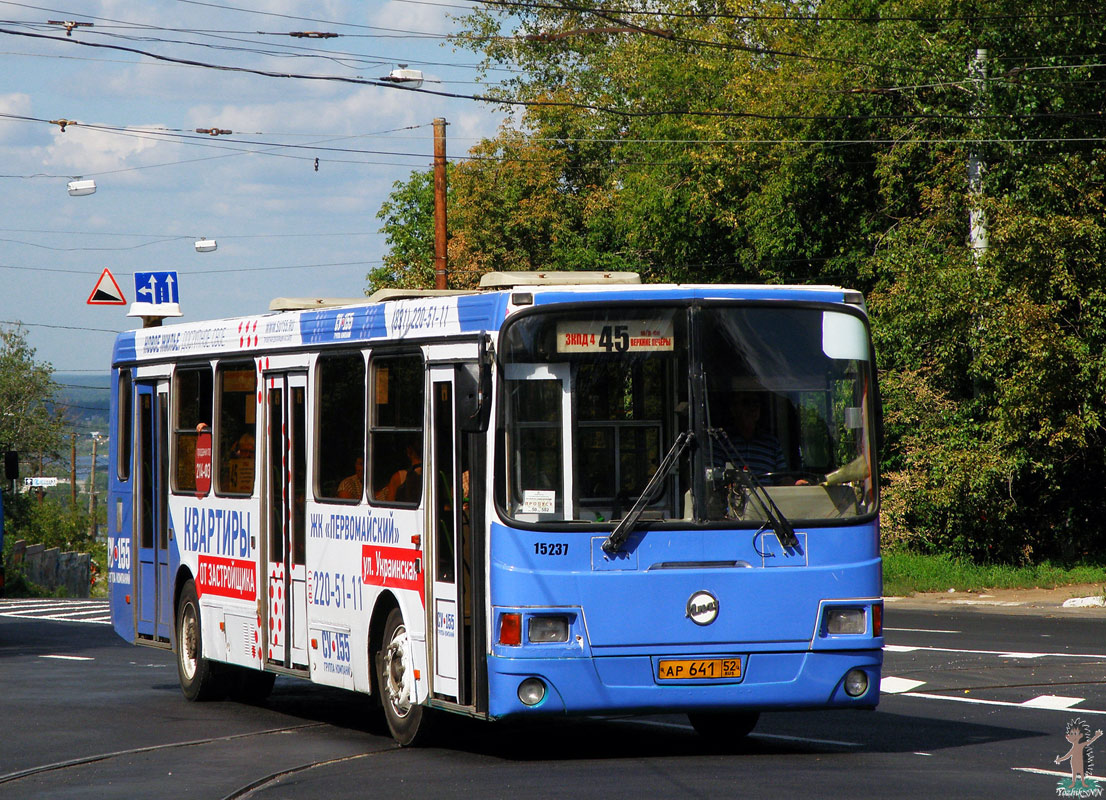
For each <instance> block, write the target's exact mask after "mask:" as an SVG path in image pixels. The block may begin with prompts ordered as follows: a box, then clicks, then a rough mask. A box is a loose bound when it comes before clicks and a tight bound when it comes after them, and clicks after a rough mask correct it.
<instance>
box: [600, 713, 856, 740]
mask: <svg viewBox="0 0 1106 800" xmlns="http://www.w3.org/2000/svg"><path fill="white" fill-rule="evenodd" d="M597 719H602V717H597ZM610 721H611V722H621V723H622V724H624V725H627V724H628V725H652V726H653V727H655V728H676V729H677V730H681V731H693V730H695V729H694V728H692V727H691V725H684V724H681V723H679V722H661V721H660V720H655V719H613V720H610ZM749 738H750V739H775V740H778V741H781V742H803V743H806V744H830V745H834V746H835V747H863V746H864V745H863V744H862V743H861V742H844V741H840V740H838V739H813V738H811V737H809V736H786V735H784V734H782V733H757V732H756V731H754V732H753V733H750V734H749Z"/></svg>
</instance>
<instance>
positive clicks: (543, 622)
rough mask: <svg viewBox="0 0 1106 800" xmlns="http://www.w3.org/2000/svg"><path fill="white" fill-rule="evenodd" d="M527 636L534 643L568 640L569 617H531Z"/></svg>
mask: <svg viewBox="0 0 1106 800" xmlns="http://www.w3.org/2000/svg"><path fill="white" fill-rule="evenodd" d="M526 638H527V639H528V640H529V641H530V642H532V643H546V642H567V641H568V617H544V616H542V617H530V624H529V626H528V628H527V631H526Z"/></svg>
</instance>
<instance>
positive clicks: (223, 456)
mask: <svg viewBox="0 0 1106 800" xmlns="http://www.w3.org/2000/svg"><path fill="white" fill-rule="evenodd" d="M216 380H217V381H218V387H219V431H218V433H219V449H218V458H219V469H218V470H217V471H216V480H217V481H218V483H217V484H216V487H215V490H216V492H217V493H218V494H222V495H227V494H230V495H251V494H253V476H254V471H255V459H254V452H255V450H256V448H257V442H256V439H255V437H256V420H257V372H256V370H255V369H254V364H253V362H252V361H242V362H236V363H222V364H219V368H218V370H217V371H216Z"/></svg>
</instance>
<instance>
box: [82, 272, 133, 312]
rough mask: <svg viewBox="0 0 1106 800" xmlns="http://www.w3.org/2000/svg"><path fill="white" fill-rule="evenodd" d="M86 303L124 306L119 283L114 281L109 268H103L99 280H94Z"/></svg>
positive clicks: (125, 302)
mask: <svg viewBox="0 0 1106 800" xmlns="http://www.w3.org/2000/svg"><path fill="white" fill-rule="evenodd" d="M88 304H89V305H90V306H125V305H126V304H127V301H126V299H125V298H124V297H123V291H122V290H121V289H120V288H119V284H118V283H116V282H115V278H114V277H113V276H112V274H111V271H110V270H108V269H106V268H105V269H104V271H103V272H101V273H100V280H98V281H96V288H95V289H93V290H92V294H90V295H89V296H88Z"/></svg>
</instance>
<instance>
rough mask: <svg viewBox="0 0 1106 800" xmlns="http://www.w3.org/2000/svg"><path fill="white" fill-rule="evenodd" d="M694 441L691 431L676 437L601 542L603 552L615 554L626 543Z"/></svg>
mask: <svg viewBox="0 0 1106 800" xmlns="http://www.w3.org/2000/svg"><path fill="white" fill-rule="evenodd" d="M694 439H695V434H694V433H692V432H691V431H684V432H683V433H681V434H680V435H679V436H677V437H676V441H674V442H673V443H672V446H671V447H670V448H668V452H667V453H665V454H664V458H662V459H661V463H660V464H659V465H658V466H657V470H656V472H654V473H653V477H651V478H650V479H649V482H648V483H647V484H645V488H644V489H643V490H642V492H641V495H640V496H639V497H638V499H637V500H636V501H635V502H634V505H633V506H632V507H631V508H630V510H629V512H627V513H626V516H624V517H623V518H622V519H621V520H619V521H618V524H617V525H615V526H614V530H613V531H611V535H610V536H608V537H607V538H606V539H605V540H604V541H603V545H602V547H603V552H605V553H611V554H614V553H617V552H618V551H619V550H620V549H621V547H622V545H623V544H625V543H626V539H628V538H629V536H630V534H631V533H632V532H633V530H634V526H635V525H637V521H638V519H640V518H641V514H642V512H643V511H645V507H646V506H647V505H649V503H650V502H651V501H652V499H653V495H655V494H656V493H657V489H658V488H659V487H660V485H661V484H662V483H663V482H664V479H665V478H667V477H668V475H669V473H671V472H672V470H673V469H674V468H675V466H676V465H677V464H678V463H679V462H680V455H681V454H683V452H684V450H686V449H687V446H688V445H689V444H691V442H692V440H694Z"/></svg>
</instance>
